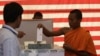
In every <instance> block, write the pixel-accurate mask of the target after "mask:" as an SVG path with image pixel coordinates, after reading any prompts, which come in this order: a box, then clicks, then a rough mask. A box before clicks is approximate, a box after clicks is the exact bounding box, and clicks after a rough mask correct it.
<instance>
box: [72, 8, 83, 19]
mask: <svg viewBox="0 0 100 56" xmlns="http://www.w3.org/2000/svg"><path fill="white" fill-rule="evenodd" d="M71 13H75V14H76V18H77V19H82V12H81V11H80V10H79V9H74V10H72V11H71V12H70V14H71Z"/></svg>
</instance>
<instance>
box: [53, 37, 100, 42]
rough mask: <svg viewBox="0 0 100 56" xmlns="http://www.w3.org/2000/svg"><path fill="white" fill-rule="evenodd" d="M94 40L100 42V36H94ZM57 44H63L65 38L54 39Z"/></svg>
mask: <svg viewBox="0 0 100 56" xmlns="http://www.w3.org/2000/svg"><path fill="white" fill-rule="evenodd" d="M92 39H93V40H100V36H92ZM54 41H55V42H61V41H64V37H54Z"/></svg>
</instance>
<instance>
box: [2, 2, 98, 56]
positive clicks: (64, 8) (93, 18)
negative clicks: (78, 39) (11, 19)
mask: <svg viewBox="0 0 100 56" xmlns="http://www.w3.org/2000/svg"><path fill="white" fill-rule="evenodd" d="M10 1H16V2H18V3H20V4H21V5H22V6H23V8H24V14H23V16H22V18H23V20H31V19H32V17H33V15H34V12H36V11H40V12H42V13H43V18H44V19H52V20H53V27H54V29H53V30H58V29H59V28H61V27H65V26H66V27H68V26H69V25H68V15H69V12H70V11H71V10H72V9H80V10H81V11H82V12H83V20H82V23H81V25H82V27H84V28H86V29H87V30H89V31H90V34H91V36H92V39H93V41H94V44H95V48H96V52H97V54H98V56H100V0H75V1H74V0H0V27H1V26H2V24H4V22H3V15H2V14H3V12H2V11H3V7H4V5H5V4H6V3H8V2H10ZM63 37H64V36H63V35H61V36H57V37H54V44H55V45H58V46H62V45H63V41H64V38H63Z"/></svg>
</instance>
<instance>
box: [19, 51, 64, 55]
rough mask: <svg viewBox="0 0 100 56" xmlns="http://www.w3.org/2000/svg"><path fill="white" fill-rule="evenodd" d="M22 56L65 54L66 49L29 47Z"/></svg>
mask: <svg viewBox="0 0 100 56" xmlns="http://www.w3.org/2000/svg"><path fill="white" fill-rule="evenodd" d="M21 56H64V49H27V50H22V53H21Z"/></svg>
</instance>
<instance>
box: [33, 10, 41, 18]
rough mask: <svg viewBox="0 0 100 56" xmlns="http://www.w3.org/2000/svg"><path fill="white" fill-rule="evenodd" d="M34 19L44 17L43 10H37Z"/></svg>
mask: <svg viewBox="0 0 100 56" xmlns="http://www.w3.org/2000/svg"><path fill="white" fill-rule="evenodd" d="M33 19H43V15H42V13H41V12H35V13H34V17H33Z"/></svg>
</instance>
